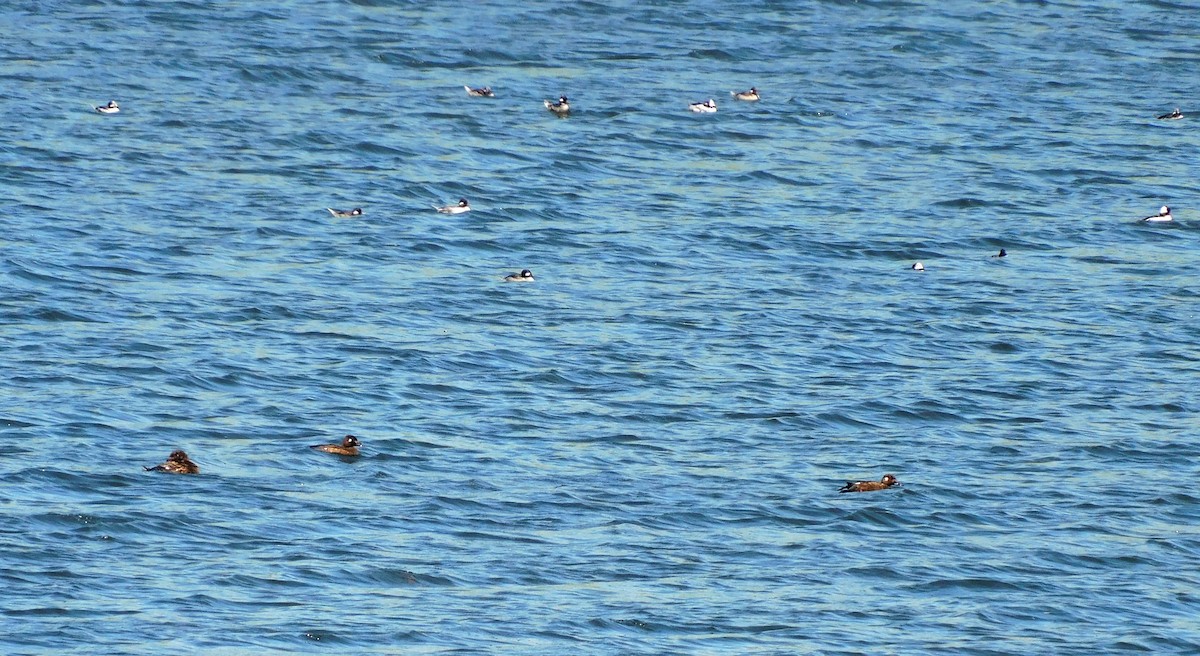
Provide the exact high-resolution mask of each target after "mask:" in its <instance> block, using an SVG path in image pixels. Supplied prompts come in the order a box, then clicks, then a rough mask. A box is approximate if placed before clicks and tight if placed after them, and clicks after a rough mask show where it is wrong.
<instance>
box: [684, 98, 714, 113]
mask: <svg viewBox="0 0 1200 656" xmlns="http://www.w3.org/2000/svg"><path fill="white" fill-rule="evenodd" d="M688 109H690V110H692V111H693V112H696V113H697V114H712V113H713V112H715V111H717V103H716V101H715V100H713V99H712V98H709V99H708V100H706V101H704V102H698V103H692V104H690V105H688Z"/></svg>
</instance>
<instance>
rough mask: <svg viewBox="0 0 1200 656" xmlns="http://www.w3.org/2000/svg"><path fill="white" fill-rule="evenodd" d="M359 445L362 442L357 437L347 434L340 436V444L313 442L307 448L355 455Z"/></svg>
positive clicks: (336, 453) (337, 454)
mask: <svg viewBox="0 0 1200 656" xmlns="http://www.w3.org/2000/svg"><path fill="white" fill-rule="evenodd" d="M360 446H362V442H359V441H358V438H357V437H354V436H353V435H347V436H346V437H343V438H342V442H341V444H314V445H312V446H310V447H308V448H310V449H316V450H317V451H320V452H322V453H332V454H333V455H335V456H356V455H358V447H360Z"/></svg>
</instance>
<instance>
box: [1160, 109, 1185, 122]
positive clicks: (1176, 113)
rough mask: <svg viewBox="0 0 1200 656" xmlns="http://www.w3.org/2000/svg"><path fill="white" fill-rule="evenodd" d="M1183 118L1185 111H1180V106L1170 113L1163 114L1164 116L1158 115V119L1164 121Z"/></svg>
mask: <svg viewBox="0 0 1200 656" xmlns="http://www.w3.org/2000/svg"><path fill="white" fill-rule="evenodd" d="M1181 118H1183V112H1181V111H1179V108H1178V107H1176V108H1175V111H1173V112H1171V113H1169V114H1163V115H1162V116H1159V117H1158V120H1160V121H1164V120H1165V121H1174V120H1177V119H1181Z"/></svg>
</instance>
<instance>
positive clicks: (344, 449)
mask: <svg viewBox="0 0 1200 656" xmlns="http://www.w3.org/2000/svg"><path fill="white" fill-rule="evenodd" d="M463 89H465V90H466V93H467V95H468V96H471V97H475V98H495V92H494V91H493V90H492V88H491V87H490V86H483V87H471V86H469V85H463ZM729 93H730V95H731V96H732V97H733V98H734V99H735V100H738V101H743V102H758V101H760V100H761V99H762V96H761V95H760V93H759V91H758V89H757V88H756V87H750V89H749V90H747V91H730V92H729ZM542 103H543V106H544V107H545V108H546V109H547V110H548V111H550V112H551V113H553V114H555V115H557V116H559V117H565V116H567V115H569V114H570V112H571V105H570V103H569V101H568V99H567V96H566V95H560V96H559V98H558V101H557V102H555V101H550V100H543V101H542ZM92 109H93V110H94V111H95V112H97V113H100V114H116V113H119V112H120V111H121V109H120V105H119V104H118V103H117V101H115V100H110V101H109V102H108V104H106V105H97V106H93V107H92ZM688 109H689V110H690V111H691V112H693V113H701V114H712V113H716V111H717V104H716V101H715V100H713V99H712V98H709V99H708V100H706V101H703V102H694V103H690V104H689V105H688ZM1182 118H1184V114H1183V112H1182V111H1181V110H1180V108H1175V109H1174V110H1173V111H1171V112H1169V113H1166V114H1162V115H1160V116H1158V119H1159V120H1179V119H1182ZM433 207H434V209H435V210H437V211H438V212H439V213H441V214H463V213H465V212H469V211H471V205H470V203H469V202H468V201H467V199H466V198H460V199H459V200H458V202H457V203H455V204H453V205H444V206H437V205H434V206H433ZM326 210H327V211H328V212H329V213H330V214H331V215H332V216H334V217H337V218H353V217H358V216H362V215H363V209H362V208H361V207H355V208H353V209H351V210H341V209H336V208H332V207H329V208H326ZM1173 220H1174V217H1173V216H1172V215H1171V208H1170V207H1168V206H1166V205H1163V206H1162V207H1161V208H1160V209H1159V211H1158V213H1157V214H1152V215H1150V216H1147V217H1144V218H1142V219H1140V221H1141V222H1146V223H1165V222H1170V221H1173ZM1007 256H1008V253H1007V251H1006V250H1005V249H1003V248H1001V249H1000V251H999V252H998V253H997V254H995V255H992V257H993V258H1004V257H1007ZM910 269H911V270H913V271H916V272H924V271H925V265H924V263H922V262H915V263H913V264H912V266H911V267H910ZM504 281H505V282H533V281H534V276H533V272H532V271H530V270H529V269H522V270H521V271H520V272H518V273H511V274H508V275H506V276H504ZM361 446H362V443H361V442H360V441H359V439H358V438H357V437H355V436H354V435H346V436H345V437H344V438H342V440H341V442H339V443H333V444H314V445H312V446H311V447H309V448H311V449H313V450H315V451H320V452H323V453H329V454H334V455H339V456H348V457H352V456H358V455H360V453H361V451H360V447H361ZM143 469H145V470H146V471H155V472H164V473H170V474H199V473H200V467H199V466H198V465H197V464H196V463H195V462H193V461H192V460H191V459H190V458H189V457H188V455H187V453H186V452H184V451H182V450H175V451H172V452H171V454H170V455H169V456H168V457H167V459H166V461H164V462H163V463H162V464H159V465H155V466H153V467H143ZM898 486H900V482H899V481H898V480H897V479H896V477H895V476H894V475H893V474H886V475H884V476H883V477H882V478H881V479H880V480H878V481H848V482H847V483H846V484H845V485H844V486H842V487H841V488H840V489H839V490H838V492H839V493H846V492H875V491H880V490H886V489H889V488H892V487H898Z"/></svg>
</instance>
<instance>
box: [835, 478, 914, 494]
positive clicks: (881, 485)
mask: <svg viewBox="0 0 1200 656" xmlns="http://www.w3.org/2000/svg"><path fill="white" fill-rule="evenodd" d="M899 484H900V481H898V480H896V477H895V476H892V475H891V474H884V476H883V478H881V479H879V480H877V481H846V484H845V485H843V486H842V489H840V490H838V492H876V491H878V490H886V489H888V488H889V487H892V486H893V485H899Z"/></svg>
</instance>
